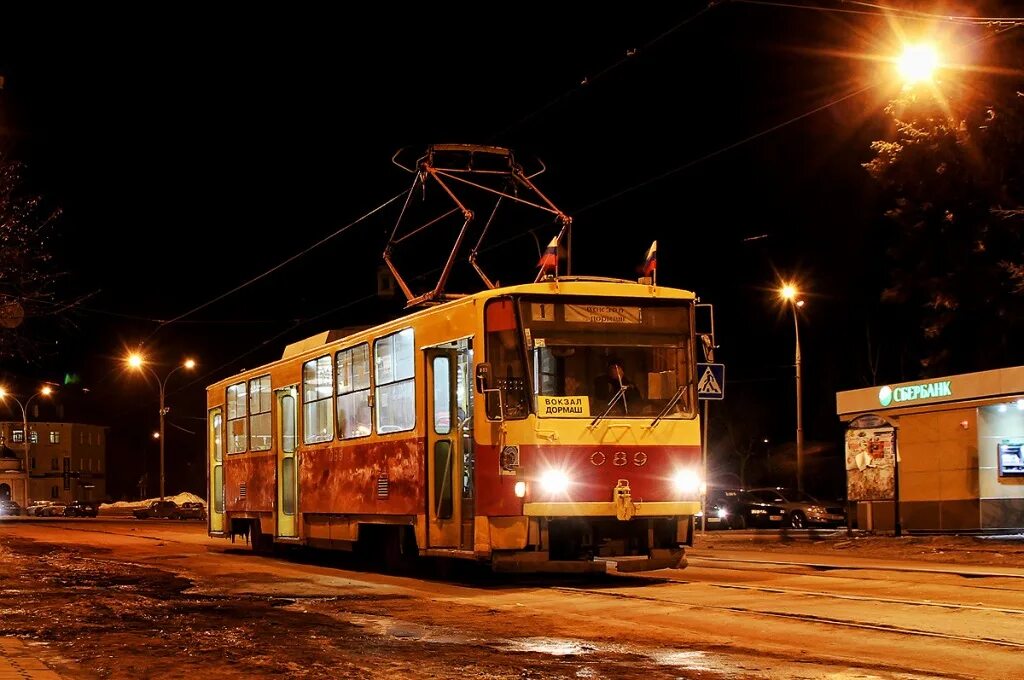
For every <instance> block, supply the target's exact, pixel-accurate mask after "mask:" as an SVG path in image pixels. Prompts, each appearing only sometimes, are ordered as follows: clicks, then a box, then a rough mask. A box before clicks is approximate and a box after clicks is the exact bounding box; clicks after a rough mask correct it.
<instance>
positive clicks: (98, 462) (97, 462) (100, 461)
mask: <svg viewBox="0 0 1024 680" xmlns="http://www.w3.org/2000/svg"><path fill="white" fill-rule="evenodd" d="M102 464H103V459H102V458H97V459H96V472H102V470H100V466H101V465H102Z"/></svg>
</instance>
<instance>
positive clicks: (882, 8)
mask: <svg viewBox="0 0 1024 680" xmlns="http://www.w3.org/2000/svg"><path fill="white" fill-rule="evenodd" d="M732 2H735V3H738V4H742V5H762V6H765V7H780V8H785V9H803V10H809V11H816V12H831V13H835V14H859V15H861V16H874V17H883V18H892V17H896V18H899V19H909V20H912V21H930V22H936V21H941V22H945V23H951V24H959V25H970V26H978V25H982V26H984V25H991V24H1000V23H1021V22H1024V17H971V16H965V15H946V14H936V13H934V12H920V11H916V10H908V9H902V8H899V7H891V6H888V5H879V4H876V3H871V2H858V1H857V0H839V2H840V4H849V5H854V6H858V7H865V8H868V9H871V10H875V11H867V9H865V10H856V9H848V8H844V7H830V6H825V5H806V4H801V3H794V2H781V1H776V0H732Z"/></svg>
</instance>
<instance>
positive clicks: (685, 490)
mask: <svg viewBox="0 0 1024 680" xmlns="http://www.w3.org/2000/svg"><path fill="white" fill-rule="evenodd" d="M672 481H673V482H674V483H675V487H676V491H678V492H679V493H681V494H684V495H687V496H696V495H697V492H698V491H700V475H698V474H697V473H696V472H695V471H694V470H680V471H679V472H677V473H676V476H675V477H674V478H673V480H672Z"/></svg>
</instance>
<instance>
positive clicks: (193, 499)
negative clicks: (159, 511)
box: [100, 491, 206, 510]
mask: <svg viewBox="0 0 1024 680" xmlns="http://www.w3.org/2000/svg"><path fill="white" fill-rule="evenodd" d="M158 500H160V499H159V498H147V499H146V500H144V501H118V502H116V503H101V504H100V510H104V509H107V508H109V509H117V510H136V509H138V508H146V507H149V504H150V503H152V502H153V501H158ZM166 500H169V501H174V502H175V503H177V504H178V505H181V504H182V503H202V504H203V507H205V506H206V499H204V498H202V497H200V496H197V495H195V494H194V493H189V492H188V491H184V492H182V493H179V494H178V495H177V496H167V497H166Z"/></svg>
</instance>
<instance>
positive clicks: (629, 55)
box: [488, 0, 720, 142]
mask: <svg viewBox="0 0 1024 680" xmlns="http://www.w3.org/2000/svg"><path fill="white" fill-rule="evenodd" d="M718 4H720V3H718V2H716V1H715V0H711V1H710V2H708V3H707V4H706V5H704V7H702V8H701V9H700V10H699V11H697V12H695V13H694V14H691V15H690V16H688V17H687V18H685V19H683V20H682V21H680V22H679V23H677V24H676V25H674V26H672V27H671V28H669V29H668V30H665V31H662V32H661V33H660V34H658V35H657V36H655V37H654V38H652V39H650V40H648V41H647V42H646V43H644V44H643V45H642V46H641V47H640V48H639V49H636V50H627V52H626V56H624V57H622V58H621V59H619V60H618V61H616V62H614V63H612V64H611V65H609V66H606V67H605V68H603V69H602V70H600V71H598V72H597V73H596V74H594V75H593V76H584V77H583V78H582V79H581V80H580V82H578V83H577V84H576V85H574V86H572V87H570V88H569V89H567V90H565V91H564V92H562V93H561V94H559V95H558V96H556V97H553V98H552V99H550V100H548V101H547V102H546V103H545V104H543V105H541V106H540V107H539V108H537V109H535V110H534V111H532V112H530V113H528V114H526V115H525V116H523V117H522V118H520V119H519V120H517V121H516V122H514V123H512V124H510V125H508V126H506V127H505V128H504V129H503V130H501V131H500V132H497V133H495V134H493V135H491V137H490V138H489V139H488V141H489V142H491V141H493V140H494V139H496V138H500V137H504V136H505V135H507V134H508V133H509V132H511V131H512V130H514V129H515V128H517V127H519V126H520V125H522V124H523V123H526V122H527V121H530V120H532V119H534V118H536V117H537V116H539V115H540V114H542V113H544V112H545V111H547V110H548V109H550V108H552V107H553V106H555V105H557V104H559V103H561V102H562V101H564V100H567V99H568V98H570V97H572V96H573V95H574V94H576V93H577V92H579V91H580V90H582V89H583V88H585V87H590V86H592V85H593V84H594V83H595V82H597V81H598V80H601V79H602V78H604V77H605V76H606V75H608V74H609V73H611V72H612V71H615V70H616V69H618V68H619V67H620V66H622V65H623V64H625V63H626V62H628V61H630V60H632V59H635V58H636V57H637V55H642V54H643V53H645V52H646V51H647V50H649V49H651V48H652V47H654V46H655V45H656V44H658V43H659V42H661V41H662V40H664V39H665V38H667V37H668V36H670V35H672V34H673V33H675V32H676V31H678V30H679V29H681V28H683V27H684V26H686V25H687V24H689V23H692V22H694V21H696V20H697V19H699V18H700V17H702V16H704V14H706V13H707V12H708V11H709V10H711V8H713V7H715V6H717V5H718Z"/></svg>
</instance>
